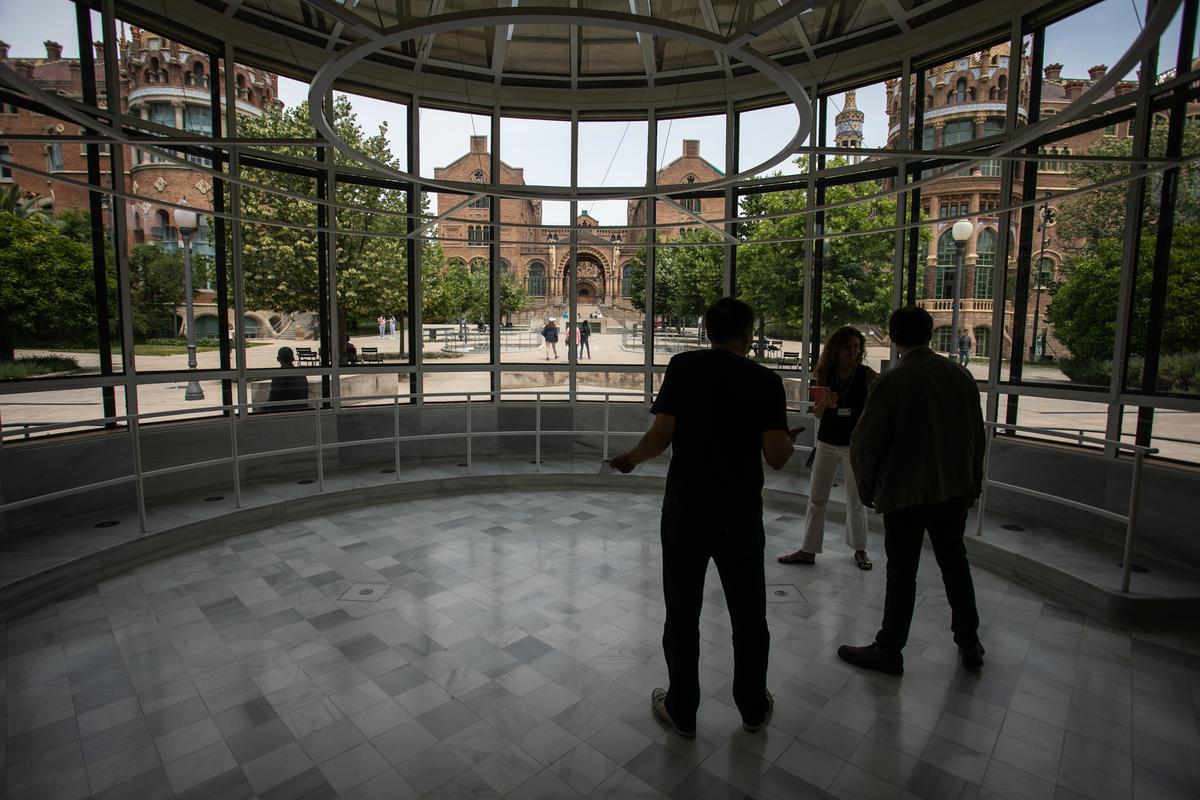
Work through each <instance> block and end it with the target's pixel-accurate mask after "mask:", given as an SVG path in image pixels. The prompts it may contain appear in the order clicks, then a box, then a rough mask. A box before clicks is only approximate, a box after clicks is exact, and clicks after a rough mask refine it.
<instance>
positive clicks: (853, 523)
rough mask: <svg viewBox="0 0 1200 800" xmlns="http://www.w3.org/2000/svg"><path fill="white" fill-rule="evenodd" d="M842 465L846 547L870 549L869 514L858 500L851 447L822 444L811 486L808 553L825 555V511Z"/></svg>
mask: <svg viewBox="0 0 1200 800" xmlns="http://www.w3.org/2000/svg"><path fill="white" fill-rule="evenodd" d="M838 464H841V465H842V484H843V485H844V486H845V487H846V544H847V545H849V547H850V549H851V550H866V549H867V510H866V508H864V507H863V504H862V500H861V499H859V497H858V487H857V484H856V483H855V481H854V470H853V468H852V467H851V466H850V446H849V445H844V446H843V445H836V444H827V443H825V442H822V441H820V440H818V441H817V455H816V457H815V458H814V459H813V465H812V476H811V477H810V479H809V485H808V510H807V511H806V512H805V520H804V543H803V544H802V545H800V549H801V550H803V551H804V552H806V553H819V552H821V549H822V545H823V543H824V539H825V508H826V506H828V505H829V490H830V489H832V488H833V479H834V476H835V475H837V468H838Z"/></svg>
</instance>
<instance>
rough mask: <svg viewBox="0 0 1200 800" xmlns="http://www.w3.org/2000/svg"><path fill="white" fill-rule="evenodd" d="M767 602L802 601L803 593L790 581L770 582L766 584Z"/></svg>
mask: <svg viewBox="0 0 1200 800" xmlns="http://www.w3.org/2000/svg"><path fill="white" fill-rule="evenodd" d="M767 602H768V603H804V602H807V601H806V600H805V599H804V595H802V594H800V590H799V589H797V588H796V587H795V586H794V585H793V584H790V583H771V584H768V585H767Z"/></svg>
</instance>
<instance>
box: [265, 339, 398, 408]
mask: <svg viewBox="0 0 1200 800" xmlns="http://www.w3.org/2000/svg"><path fill="white" fill-rule="evenodd" d="M380 319H382V317H380ZM275 358H276V360H277V361H279V366H280V368H282V369H285V370H286V369H292V368H293V367H294V366H295V365H296V354H295V353H294V352H292V348H290V347H281V348H279V352H278V354H276V356H275ZM279 400H308V378H306V377H304V376H303V375H279V376H277V377H275V378H271V393H270V394H269V395H267V401H268V402H271V403H274V402H276V401H279ZM306 408H308V404H307V403H290V404H288V405H280V406H268V407H267V409H266V410H267V411H274V412H279V411H303V410H304V409H306Z"/></svg>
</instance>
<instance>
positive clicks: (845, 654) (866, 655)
mask: <svg viewBox="0 0 1200 800" xmlns="http://www.w3.org/2000/svg"><path fill="white" fill-rule="evenodd" d="M837 654H838V658H840V659H842V661H846V662H849V663H851V664H853V665H854V666H856V667H861V668H862V669H873V670H875V671H876V672H886V673H887V674H888V675H903V674H904V656H902V655H900V654H899V653H888V652H886V651H884V650H881V649H880V647H879V645H877V644H875V643H874V642H872V643H871V644H868V645H864V646H863V647H854V646H853V645H848V644H844V645H842V646H841V647H839V648H838V651H837Z"/></svg>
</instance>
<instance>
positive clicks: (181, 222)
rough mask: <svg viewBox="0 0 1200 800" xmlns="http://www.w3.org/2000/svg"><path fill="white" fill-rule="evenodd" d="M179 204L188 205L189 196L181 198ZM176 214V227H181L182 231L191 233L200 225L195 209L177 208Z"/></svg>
mask: <svg viewBox="0 0 1200 800" xmlns="http://www.w3.org/2000/svg"><path fill="white" fill-rule="evenodd" d="M179 204H180V205H181V206H186V205H187V204H188V203H187V198H184V199H183V200H180V201H179ZM174 216H175V227H176V228H179V231H180V233H187V234H189V235H190V234H192V233H193V232H195V230H196V229H197V228H198V227H200V226H199V224H198V222H197V218H196V212H195V211H190V210H188V209H186V208H177V209H175V211H174Z"/></svg>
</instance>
